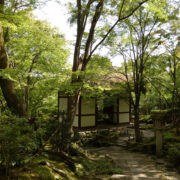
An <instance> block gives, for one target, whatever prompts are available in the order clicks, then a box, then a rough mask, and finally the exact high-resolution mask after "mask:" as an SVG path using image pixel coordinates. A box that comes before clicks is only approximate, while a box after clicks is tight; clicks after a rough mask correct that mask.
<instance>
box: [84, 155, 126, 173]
mask: <svg viewBox="0 0 180 180" xmlns="http://www.w3.org/2000/svg"><path fill="white" fill-rule="evenodd" d="M81 163H82V165H83V166H81V172H83V173H84V174H85V175H92V174H93V175H104V174H108V175H110V174H115V173H117V174H122V170H121V169H119V168H116V167H115V166H114V164H113V162H112V160H111V159H109V158H103V159H99V160H90V159H82V160H81ZM83 168H84V169H83Z"/></svg>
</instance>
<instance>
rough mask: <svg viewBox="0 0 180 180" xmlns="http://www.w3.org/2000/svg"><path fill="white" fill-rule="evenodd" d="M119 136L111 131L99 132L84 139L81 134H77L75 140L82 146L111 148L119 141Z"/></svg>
mask: <svg viewBox="0 0 180 180" xmlns="http://www.w3.org/2000/svg"><path fill="white" fill-rule="evenodd" d="M118 136H119V134H118V133H117V132H113V131H109V130H97V131H96V132H92V133H90V134H87V135H86V136H84V137H82V136H81V135H80V134H79V133H78V134H76V137H75V140H76V142H77V143H78V144H80V145H81V146H94V147H100V146H110V145H112V143H113V142H115V141H116V140H117V137H118Z"/></svg>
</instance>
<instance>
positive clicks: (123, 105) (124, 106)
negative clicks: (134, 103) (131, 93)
mask: <svg viewBox="0 0 180 180" xmlns="http://www.w3.org/2000/svg"><path fill="white" fill-rule="evenodd" d="M119 112H129V102H128V100H122V99H120V100H119Z"/></svg>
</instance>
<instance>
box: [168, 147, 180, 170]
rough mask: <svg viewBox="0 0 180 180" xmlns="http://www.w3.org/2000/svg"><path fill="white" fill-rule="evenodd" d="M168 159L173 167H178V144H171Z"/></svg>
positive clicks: (179, 154)
mask: <svg viewBox="0 0 180 180" xmlns="http://www.w3.org/2000/svg"><path fill="white" fill-rule="evenodd" d="M168 159H169V161H170V162H171V163H172V164H173V165H174V166H175V167H180V144H176V145H173V146H172V147H171V148H169V150H168Z"/></svg>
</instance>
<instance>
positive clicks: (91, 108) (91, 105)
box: [81, 98, 96, 114]
mask: <svg viewBox="0 0 180 180" xmlns="http://www.w3.org/2000/svg"><path fill="white" fill-rule="evenodd" d="M95 108H96V107H95V99H83V98H82V99H81V114H95Z"/></svg>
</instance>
